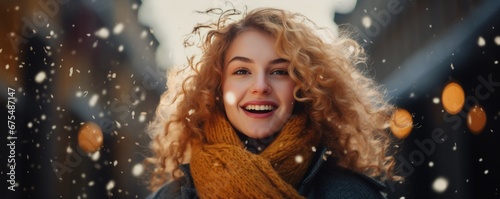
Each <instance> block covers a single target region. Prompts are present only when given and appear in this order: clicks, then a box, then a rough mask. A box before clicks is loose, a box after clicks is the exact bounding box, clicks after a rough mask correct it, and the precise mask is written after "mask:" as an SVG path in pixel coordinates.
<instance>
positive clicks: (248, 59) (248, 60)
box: [227, 56, 253, 65]
mask: <svg viewBox="0 0 500 199" xmlns="http://www.w3.org/2000/svg"><path fill="white" fill-rule="evenodd" d="M232 61H241V62H245V63H253V60H251V59H250V58H246V57H241V56H235V57H233V58H231V60H229V61H228V62H227V65H229V63H231V62H232Z"/></svg>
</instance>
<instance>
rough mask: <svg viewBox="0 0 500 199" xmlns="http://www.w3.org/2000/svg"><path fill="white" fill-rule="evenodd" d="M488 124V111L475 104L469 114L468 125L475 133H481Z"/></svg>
mask: <svg viewBox="0 0 500 199" xmlns="http://www.w3.org/2000/svg"><path fill="white" fill-rule="evenodd" d="M484 126H486V113H485V111H484V110H483V108H482V107H481V106H478V105H476V106H474V107H472V108H471V109H470V111H469V113H468V114H467V127H469V130H470V131H471V132H472V133H474V134H479V133H481V132H482V131H483V129H484Z"/></svg>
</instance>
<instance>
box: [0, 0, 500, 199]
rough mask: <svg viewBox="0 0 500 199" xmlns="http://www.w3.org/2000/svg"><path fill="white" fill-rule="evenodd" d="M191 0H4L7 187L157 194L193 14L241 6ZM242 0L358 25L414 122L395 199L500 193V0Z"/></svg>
mask: <svg viewBox="0 0 500 199" xmlns="http://www.w3.org/2000/svg"><path fill="white" fill-rule="evenodd" d="M180 2H181V1H172V0H169V1H160V0H144V1H140V0H123V1H118V0H114V1H113V0H107V1H106V0H103V1H96V0H28V1H14V0H4V1H1V2H0V6H1V7H0V8H1V9H0V13H1V15H0V16H2V18H1V19H0V20H1V24H2V25H1V26H0V91H1V92H0V96H1V97H0V103H1V104H2V106H1V107H2V108H1V109H0V110H1V113H0V118H3V119H2V120H3V121H4V122H3V123H4V124H3V125H2V126H1V127H0V128H1V129H2V130H1V132H2V134H3V137H2V139H1V141H0V143H2V144H1V147H0V150H1V151H0V162H1V165H3V166H2V169H1V175H0V176H1V177H0V181H1V183H0V184H1V185H2V188H1V190H2V191H0V198H145V197H146V196H147V195H148V194H149V191H148V190H147V189H146V185H145V178H144V177H145V175H146V173H145V171H144V168H143V167H142V166H141V162H142V161H143V160H144V158H145V157H146V156H148V155H149V154H150V152H149V149H148V146H149V141H150V138H149V136H148V135H147V134H146V133H145V127H146V125H147V124H148V122H149V121H151V120H152V119H153V117H154V114H155V109H156V106H157V104H158V102H159V98H160V95H161V94H162V93H163V92H164V91H165V89H166V86H165V84H166V78H165V71H166V68H168V67H170V66H171V65H175V64H177V63H179V62H180V61H182V60H180V59H179V57H181V58H182V54H183V53H182V52H183V51H182V49H179V48H178V46H176V45H177V43H178V41H179V37H180V36H182V35H184V34H187V33H189V31H190V30H191V29H190V28H192V27H193V25H194V22H193V21H190V18H186V17H185V16H188V15H189V14H192V13H193V11H195V10H205V9H206V8H209V7H215V6H226V5H227V3H226V1H220V0H207V1H201V0H192V1H189V2H188V1H186V2H185V1H182V2H183V3H180ZM230 2H231V3H232V4H233V5H235V6H242V5H246V4H249V5H250V4H251V6H249V8H252V6H253V7H257V6H274V7H280V6H282V7H284V8H286V9H289V10H294V11H299V12H302V13H303V14H305V15H308V16H311V19H313V20H315V21H320V24H325V26H330V27H331V28H332V29H335V30H336V26H337V25H339V27H340V29H341V30H348V31H351V32H353V36H354V37H355V38H356V39H357V40H358V42H359V43H361V44H362V45H363V46H364V47H365V49H366V51H367V53H368V55H369V57H370V61H369V66H370V70H369V72H368V75H370V76H371V77H373V78H375V79H376V80H377V81H378V82H380V83H382V84H384V85H385V87H386V89H387V91H388V93H387V95H388V100H390V101H391V102H392V103H394V104H395V105H396V106H398V107H399V108H401V109H404V110H407V111H408V112H409V113H410V119H411V120H412V121H413V128H412V129H411V131H410V132H409V134H406V135H405V136H402V137H401V139H399V140H398V142H397V150H398V153H397V155H396V158H397V161H398V165H397V167H398V169H399V170H400V172H401V174H403V175H405V176H407V178H406V181H405V182H403V183H399V182H396V183H388V184H387V187H388V194H389V195H388V197H389V198H406V199H408V198H500V135H499V133H500V124H499V121H498V117H499V116H500V105H499V103H500V70H499V68H500V64H499V60H500V20H499V19H500V1H496V0H490V1H481V0H455V1H451V0H446V1H431V0H419V1H416V0H373V1H366V0H365V1H363V0H361V1H355V0H354V1H352V0H349V1H336V0H332V1H327V0H318V1H315V2H307V3H302V2H299V1H297V2H295V1H291V2H286V1H282V0H275V1H262V0H259V1H252V2H250V1H243V0H238V1H237V0H234V1H230ZM186 13H187V14H186ZM329 23H330V24H329ZM449 83H455V84H454V85H458V86H455V87H453V89H455V90H452V92H451V102H450V101H449V100H450V99H449V98H446V95H445V97H443V91H444V90H445V87H446V86H447V85H448V84H449ZM9 88H11V89H13V90H10V89H9ZM12 96H13V97H14V98H15V99H12V98H9V97H12ZM457 96H458V97H457ZM460 96H462V97H461V98H460ZM455 98H457V99H458V101H457V99H455ZM460 99H462V101H460ZM9 101H10V103H11V105H12V102H15V112H12V111H11V112H9V110H13V109H9V107H8V105H9ZM447 103H451V105H449V106H448V107H447ZM456 104H458V106H456ZM460 104H461V105H460ZM450 106H451V107H450ZM11 108H12V106H11ZM450 110H451V111H450ZM453 110H454V111H453ZM11 115H14V116H15V119H13V120H10V121H11V122H15V133H13V134H12V135H9V132H10V131H9V130H10V129H9V125H8V121H9V120H8V117H9V116H11ZM6 120H7V121H6ZM90 122H93V123H95V124H97V125H98V126H99V127H100V129H101V131H102V134H103V139H102V141H103V143H102V147H99V148H98V149H99V150H98V151H97V152H93V153H87V152H84V151H82V149H81V148H80V147H79V145H78V131H79V129H80V127H81V126H82V124H85V123H90ZM13 137H15V138H13ZM13 141H14V142H15V148H14V149H13V148H12V147H11V145H8V144H9V143H12V142H13ZM11 153H13V154H15V155H11ZM9 156H10V157H9ZM12 159H14V160H15V162H16V167H15V169H14V172H15V175H14V176H15V181H16V183H17V184H16V185H15V186H13V188H14V189H15V192H13V191H11V190H9V189H8V187H9V186H11V185H10V183H9V181H8V180H9V179H11V176H13V175H9V173H12V170H11V169H10V168H9V166H10V165H9V164H8V163H9V161H12Z"/></svg>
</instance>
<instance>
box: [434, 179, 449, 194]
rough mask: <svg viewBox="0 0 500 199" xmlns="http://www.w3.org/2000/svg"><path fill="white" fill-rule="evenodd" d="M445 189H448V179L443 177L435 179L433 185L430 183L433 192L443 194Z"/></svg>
mask: <svg viewBox="0 0 500 199" xmlns="http://www.w3.org/2000/svg"><path fill="white" fill-rule="evenodd" d="M447 188H448V179H446V178H444V177H438V178H436V180H434V183H432V189H433V190H434V191H435V192H438V193H443V192H444V191H446V189H447Z"/></svg>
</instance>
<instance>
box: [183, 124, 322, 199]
mask: <svg viewBox="0 0 500 199" xmlns="http://www.w3.org/2000/svg"><path fill="white" fill-rule="evenodd" d="M306 122H307V118H306V117H305V116H292V117H291V118H290V119H289V121H288V122H287V123H286V124H285V126H284V127H283V129H282V130H281V132H280V133H279V135H278V136H277V137H276V139H275V140H274V141H273V142H272V143H271V144H270V145H269V146H268V147H267V148H266V149H264V151H262V153H260V154H258V155H257V154H252V153H250V152H248V151H246V150H245V149H244V145H243V143H242V141H241V140H240V139H239V138H238V135H237V134H236V132H235V131H234V129H233V128H232V126H231V124H230V123H229V122H228V121H227V119H226V117H225V116H221V115H219V116H216V117H215V119H214V121H208V122H207V123H206V125H205V126H204V128H203V129H204V133H205V140H203V141H201V140H195V141H193V143H192V144H193V145H192V146H193V153H192V158H191V174H192V176H193V180H194V184H195V187H196V190H197V193H198V196H199V197H200V198H303V197H302V196H300V195H299V193H298V192H297V191H296V188H298V186H299V183H300V181H301V180H302V178H303V177H304V175H305V174H306V172H307V169H308V167H309V165H310V162H311V159H312V157H313V155H314V152H313V150H312V147H313V146H315V145H316V144H317V143H318V136H315V135H314V133H313V132H307V131H306V129H305V127H306Z"/></svg>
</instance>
